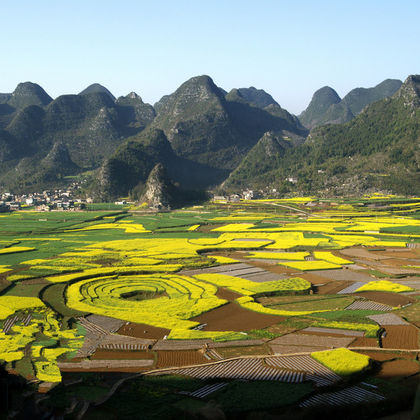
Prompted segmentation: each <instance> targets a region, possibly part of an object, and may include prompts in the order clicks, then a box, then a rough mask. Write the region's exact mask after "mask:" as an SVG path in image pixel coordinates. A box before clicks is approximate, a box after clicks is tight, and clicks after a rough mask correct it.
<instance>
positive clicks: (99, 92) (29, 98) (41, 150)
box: [0, 82, 155, 191]
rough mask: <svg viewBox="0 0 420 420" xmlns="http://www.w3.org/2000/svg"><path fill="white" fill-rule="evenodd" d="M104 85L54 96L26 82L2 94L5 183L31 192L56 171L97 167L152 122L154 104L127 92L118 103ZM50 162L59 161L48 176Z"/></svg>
mask: <svg viewBox="0 0 420 420" xmlns="http://www.w3.org/2000/svg"><path fill="white" fill-rule="evenodd" d="M103 89H105V88H102V87H100V85H92V86H91V87H89V88H88V89H87V90H85V91H84V93H82V94H79V95H62V96H59V97H58V98H56V99H55V100H52V99H51V97H50V96H49V95H48V94H47V93H45V91H44V90H43V89H42V88H41V87H40V86H38V85H36V84H34V83H30V82H26V83H21V84H19V85H18V87H17V88H16V90H15V91H14V92H13V93H12V94H3V95H2V96H1V98H0V99H2V100H3V101H4V103H3V104H0V185H6V186H7V187H8V189H13V190H15V191H19V190H26V189H31V188H37V186H40V185H41V184H42V183H43V182H44V180H45V179H46V178H48V179H49V181H51V182H53V177H54V174H55V175H56V179H57V180H62V178H63V176H65V175H70V174H73V175H74V174H76V173H78V172H81V171H86V170H91V169H96V168H98V167H99V166H100V165H101V164H102V163H103V161H104V159H105V158H107V157H108V156H110V155H111V154H112V153H113V152H114V151H115V150H116V148H117V147H118V145H119V144H121V143H122V142H123V141H124V139H125V138H127V137H129V136H131V135H133V134H136V133H138V132H140V131H141V130H143V129H144V128H145V127H146V126H147V125H148V124H150V122H151V121H152V120H153V118H154V115H155V113H154V110H153V107H151V106H150V105H148V104H144V103H143V101H142V100H141V98H140V97H138V96H136V97H134V96H133V95H131V97H130V95H128V96H127V97H125V98H121V101H120V102H121V104H118V103H116V101H115V100H114V99H113V96H112V95H111V94H110V93H109V92H108V91H106V92H105V91H103ZM95 90H96V92H95ZM89 91H90V92H89ZM59 145H60V146H59ZM52 151H53V154H52V155H50V153H51V152H52ZM48 156H49V157H48ZM45 159H46V160H45ZM60 161H61V166H60V164H59V162H60ZM46 162H49V163H51V162H55V164H54V165H53V166H51V164H49V165H47V166H48V168H50V169H48V171H47V172H48V176H46ZM69 162H71V163H72V164H71V165H69ZM52 167H55V168H58V170H52V169H51V168H52ZM64 169H65V170H64ZM38 172H39V173H38ZM63 174H65V175H63Z"/></svg>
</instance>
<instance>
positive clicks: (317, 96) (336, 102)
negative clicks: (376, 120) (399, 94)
mask: <svg viewBox="0 0 420 420" xmlns="http://www.w3.org/2000/svg"><path fill="white" fill-rule="evenodd" d="M401 84H402V82H401V81H400V80H395V79H387V80H384V81H383V82H381V83H379V84H378V85H377V86H375V87H373V88H356V89H353V90H351V91H350V92H349V93H348V94H347V95H346V96H345V97H344V98H343V99H342V100H341V99H340V97H339V96H338V94H337V92H336V91H335V90H334V89H332V88H330V87H328V86H325V87H323V88H321V89H319V90H317V91H316V92H315V93H314V95H313V97H312V100H311V102H310V104H309V106H308V108H306V110H305V111H303V112H302V113H301V114H300V115H299V119H300V121H301V122H302V124H303V125H304V126H305V127H307V128H309V129H312V128H314V127H319V126H321V125H325V124H341V123H345V122H348V121H350V120H352V119H353V118H354V116H355V115H357V114H359V113H360V112H361V111H362V109H363V108H364V107H366V106H367V105H369V104H371V103H373V102H376V101H379V100H381V99H384V98H387V97H389V96H392V95H393V94H394V93H395V92H396V91H397V90H398V89H399V88H400V87H401Z"/></svg>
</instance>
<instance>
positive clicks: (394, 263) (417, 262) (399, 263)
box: [385, 258, 420, 272]
mask: <svg viewBox="0 0 420 420" xmlns="http://www.w3.org/2000/svg"><path fill="white" fill-rule="evenodd" d="M385 264H386V265H391V266H394V267H403V266H406V265H420V260H402V259H400V258H390V259H389V260H386V261H385ZM410 270H411V271H412V272H416V271H418V270H415V269H410Z"/></svg>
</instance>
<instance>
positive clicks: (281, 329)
mask: <svg viewBox="0 0 420 420" xmlns="http://www.w3.org/2000/svg"><path fill="white" fill-rule="evenodd" d="M308 322H313V321H308ZM296 330H297V328H296V327H295V326H289V325H285V324H277V325H272V326H271V327H268V328H267V329H266V331H268V332H270V333H272V334H276V335H283V334H289V333H292V332H295V331H296Z"/></svg>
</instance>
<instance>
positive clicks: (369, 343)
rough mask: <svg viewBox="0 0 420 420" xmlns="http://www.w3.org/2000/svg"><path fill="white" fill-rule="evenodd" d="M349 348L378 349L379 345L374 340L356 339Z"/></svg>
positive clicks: (366, 338)
mask: <svg viewBox="0 0 420 420" xmlns="http://www.w3.org/2000/svg"><path fill="white" fill-rule="evenodd" d="M349 347H350V348H351V347H379V344H378V340H377V339H376V338H368V337H357V338H356V340H354V341H353V343H351V344H350V345H349Z"/></svg>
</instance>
